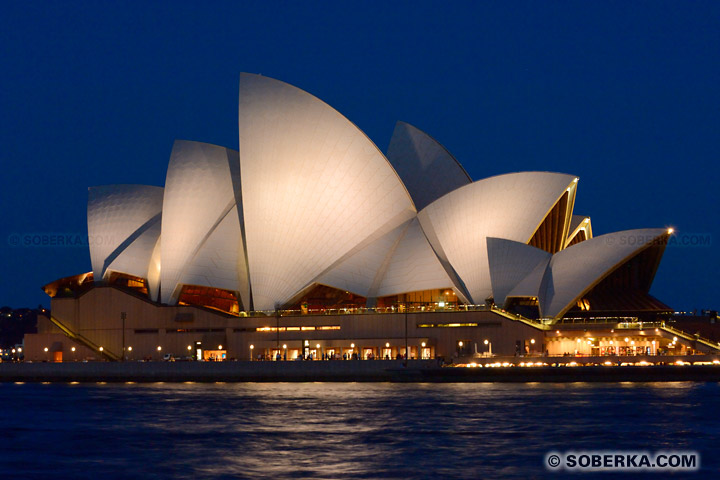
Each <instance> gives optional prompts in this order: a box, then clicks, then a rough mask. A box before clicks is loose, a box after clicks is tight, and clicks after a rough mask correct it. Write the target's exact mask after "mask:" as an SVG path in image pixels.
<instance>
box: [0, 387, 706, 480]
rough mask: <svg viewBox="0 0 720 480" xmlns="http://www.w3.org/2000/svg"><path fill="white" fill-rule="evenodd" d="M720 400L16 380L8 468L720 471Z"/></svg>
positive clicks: (620, 393) (254, 473)
mask: <svg viewBox="0 0 720 480" xmlns="http://www.w3.org/2000/svg"><path fill="white" fill-rule="evenodd" d="M719 407H720V385H718V384H711V383H622V384H588V383H567V384H541V383H531V384H490V383H486V384H390V383H242V384H202V383H186V384H170V383H164V384H106V385H100V384H79V385H78V384H50V385H42V384H23V385H17V384H0V425H2V427H3V434H4V437H5V438H4V440H5V442H4V446H3V449H2V450H0V471H3V472H12V473H14V474H16V475H19V476H25V477H28V478H36V477H40V476H53V477H56V478H60V477H62V478H67V477H72V478H93V479H97V478H98V477H103V478H129V477H134V478H188V479H190V478H193V479H195V478H221V477H237V478H289V477H293V478H343V479H347V478H398V479H403V478H443V479H444V478H499V477H502V478H539V477H545V476H548V477H549V476H550V475H548V474H547V472H545V470H544V467H543V464H542V460H543V455H544V454H545V453H546V452H547V451H549V450H560V451H565V450H569V449H575V450H579V449H601V450H602V449H608V448H613V449H631V450H639V449H642V450H650V451H655V450H659V449H668V448H673V449H684V450H686V449H689V450H698V451H700V453H701V455H702V467H703V470H704V471H705V472H713V473H714V472H717V471H718V462H717V461H715V459H714V458H713V457H712V455H713V453H712V452H713V450H714V449H715V447H716V442H717V440H718V439H719V438H720V419H719V418H718V415H717V414H716V413H715V412H717V411H718V408H719ZM701 475H702V474H701ZM58 476H59V477H58ZM581 476H583V477H585V476H586V474H585V475H581ZM655 478H659V477H657V474H655ZM678 478H679V477H678Z"/></svg>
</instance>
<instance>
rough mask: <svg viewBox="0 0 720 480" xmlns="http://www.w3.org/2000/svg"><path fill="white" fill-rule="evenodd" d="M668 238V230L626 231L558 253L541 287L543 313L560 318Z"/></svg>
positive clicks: (576, 245)
mask: <svg viewBox="0 0 720 480" xmlns="http://www.w3.org/2000/svg"><path fill="white" fill-rule="evenodd" d="M666 235H668V231H667V230H665V229H662V228H649V229H640V230H626V231H622V232H615V233H608V234H607V235H601V236H599V237H594V238H592V239H590V240H585V241H584V242H581V243H577V244H575V245H573V246H571V247H568V248H566V249H564V250H562V251H560V252H558V253H556V254H555V255H553V258H552V259H551V260H550V265H549V267H548V268H547V270H546V272H545V277H544V278H543V281H542V285H541V287H540V295H539V301H540V312H541V314H542V315H543V316H544V317H548V318H559V317H561V316H562V315H563V314H564V313H565V312H566V311H567V310H568V309H570V308H571V307H572V306H573V305H574V304H575V302H576V301H577V300H578V299H579V298H580V297H581V296H582V295H584V294H585V293H586V292H587V291H589V290H590V289H591V288H592V287H594V286H595V285H597V284H598V283H599V282H600V281H601V280H603V279H604V278H605V277H607V276H608V275H609V274H610V273H612V272H613V271H614V270H615V269H616V268H617V267H619V266H620V265H622V264H623V263H625V262H626V261H628V260H629V259H631V258H632V257H634V256H635V255H637V254H638V253H640V252H641V251H642V250H644V249H645V248H646V247H648V246H650V245H653V244H654V243H655V242H658V241H662V240H663V239H664V237H665V236H666Z"/></svg>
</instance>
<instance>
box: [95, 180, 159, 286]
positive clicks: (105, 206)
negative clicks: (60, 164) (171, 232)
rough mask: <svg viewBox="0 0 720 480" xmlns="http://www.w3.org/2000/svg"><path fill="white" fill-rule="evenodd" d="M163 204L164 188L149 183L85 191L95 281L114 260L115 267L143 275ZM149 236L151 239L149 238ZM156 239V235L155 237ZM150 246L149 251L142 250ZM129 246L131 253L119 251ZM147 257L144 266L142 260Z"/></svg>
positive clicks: (102, 187) (108, 186)
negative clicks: (86, 194) (122, 256)
mask: <svg viewBox="0 0 720 480" xmlns="http://www.w3.org/2000/svg"><path fill="white" fill-rule="evenodd" d="M162 207H163V188H162V187H153V186H149V185H105V186H100V187H92V188H90V189H89V190H88V208H87V215H88V242H89V244H90V260H91V262H92V268H93V275H94V278H95V280H96V281H100V280H102V279H103V277H104V276H105V274H106V272H107V271H108V268H109V267H110V265H111V264H112V263H113V262H116V261H117V262H118V266H116V267H115V268H116V269H117V270H120V269H121V268H122V270H121V271H124V272H125V273H130V274H132V275H137V276H139V277H145V276H146V275H147V261H149V259H150V255H151V254H152V248H153V247H154V243H153V242H152V239H151V238H150V237H152V236H153V235H156V233H157V232H155V227H154V226H155V225H156V224H158V223H159V221H160V216H161V212H162ZM148 239H150V240H148ZM155 240H157V236H155ZM146 244H147V245H149V244H152V245H150V246H149V247H148V248H149V251H147V252H146V251H143V248H144V246H146ZM131 245H134V247H133V248H132V250H131V254H130V255H126V256H125V257H124V258H123V259H122V266H119V265H120V263H121V262H120V261H119V260H120V257H121V255H122V253H123V252H124V251H125V250H126V249H127V248H128V247H130V246H131ZM144 258H147V261H146V263H145V264H144V265H143V259H144Z"/></svg>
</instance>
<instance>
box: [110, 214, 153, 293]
mask: <svg viewBox="0 0 720 480" xmlns="http://www.w3.org/2000/svg"><path fill="white" fill-rule="evenodd" d="M160 224H161V221H160V216H159V215H158V216H155V217H154V218H153V220H152V222H151V223H150V225H149V228H148V229H147V230H145V231H144V232H143V233H141V234H140V235H139V236H138V237H137V238H136V239H135V240H134V241H133V242H132V243H130V244H129V245H128V246H127V247H126V248H125V249H124V250H123V251H122V252H120V254H119V255H118V256H117V257H116V258H115V260H113V261H112V262H111V263H110V265H108V268H107V271H106V273H105V275H106V276H107V274H108V272H111V271H114V272H123V273H129V274H130V275H135V276H136V277H141V278H146V279H147V278H148V276H149V270H148V269H149V268H150V258H151V257H152V253H153V250H154V249H155V245H156V244H157V242H158V239H159V238H160Z"/></svg>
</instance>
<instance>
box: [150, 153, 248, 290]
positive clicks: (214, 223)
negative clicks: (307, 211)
mask: <svg viewBox="0 0 720 480" xmlns="http://www.w3.org/2000/svg"><path fill="white" fill-rule="evenodd" d="M238 163H239V161H238V156H237V152H235V151H233V150H230V149H228V148H225V147H219V146H217V145H210V144H207V143H200V142H189V141H182V140H178V141H176V142H175V144H174V145H173V150H172V154H171V156H170V165H169V166H168V171H167V179H166V181H165V197H164V202H163V216H162V238H161V253H160V257H161V262H162V268H161V272H160V290H161V298H162V301H163V302H164V303H175V302H176V301H177V298H178V295H179V293H180V288H181V286H182V279H183V277H184V275H185V273H186V271H187V270H188V268H189V267H190V266H191V265H193V259H194V258H195V256H196V255H197V254H198V252H200V251H201V249H202V247H203V246H204V245H205V243H206V242H207V241H208V239H210V238H211V237H212V238H213V241H214V243H213V245H212V247H209V249H210V250H211V251H213V252H217V251H233V252H235V251H236V252H237V253H236V254H234V255H233V258H232V259H230V261H234V259H237V258H241V259H244V257H245V256H244V249H243V244H242V236H240V235H239V232H240V219H239V217H238V214H237V209H236V204H237V202H238V200H239V198H240V179H239V175H240V172H239V167H238ZM233 209H235V212H236V213H235V215H234V216H233V215H229V214H230V212H231V211H232V210H233ZM226 219H227V220H226ZM224 220H226V221H227V222H230V223H234V224H235V225H234V226H232V225H226V224H225V223H224V222H223V221H224ZM221 225H222V228H221V232H222V233H218V234H216V235H213V234H214V232H215V231H216V230H217V229H218V228H219V227H221ZM233 228H234V229H233ZM228 231H231V232H232V234H228ZM208 255H212V252H208ZM203 262H204V260H201V259H199V260H198V263H195V264H194V269H193V271H192V272H191V273H192V275H194V276H204V277H205V278H210V277H214V276H216V275H220V276H221V277H223V278H224V277H225V276H226V275H227V272H226V271H222V272H221V271H217V270H215V269H213V268H212V267H211V266H210V265H209V264H207V262H205V264H206V265H207V266H208V268H207V269H206V270H204V271H203V272H201V271H199V270H198V268H199V267H200V265H202V264H203ZM236 265H238V262H235V263H232V264H231V265H228V266H229V268H230V269H232V268H233V267H235V266H236ZM242 275H243V272H242V271H238V272H237V274H236V277H238V278H240V277H241V276H242ZM208 281H209V280H208ZM209 282H210V281H209ZM242 283H243V282H242V281H240V280H238V281H237V282H236V284H237V285H238V286H240V285H242ZM245 283H247V280H245ZM237 290H241V289H240V288H238V289H237ZM243 300H245V299H243Z"/></svg>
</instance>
